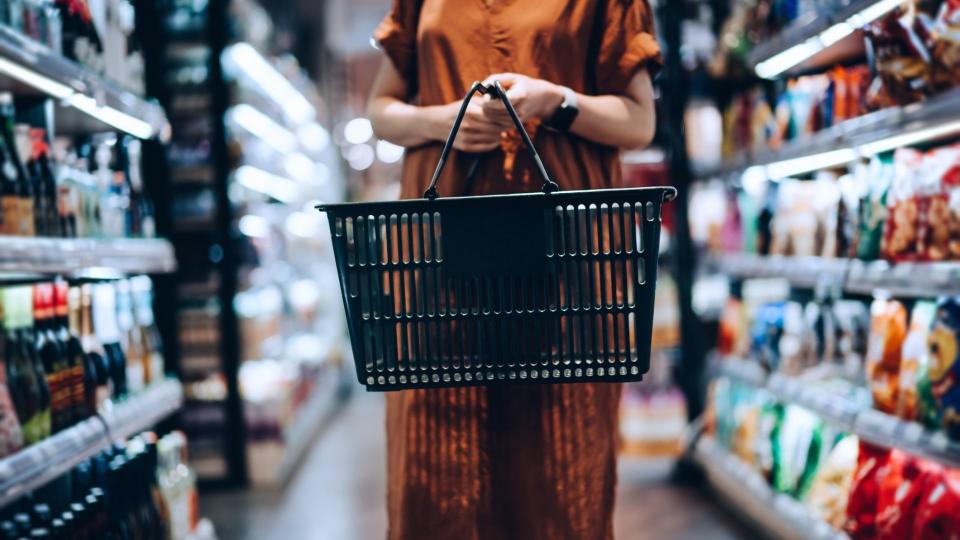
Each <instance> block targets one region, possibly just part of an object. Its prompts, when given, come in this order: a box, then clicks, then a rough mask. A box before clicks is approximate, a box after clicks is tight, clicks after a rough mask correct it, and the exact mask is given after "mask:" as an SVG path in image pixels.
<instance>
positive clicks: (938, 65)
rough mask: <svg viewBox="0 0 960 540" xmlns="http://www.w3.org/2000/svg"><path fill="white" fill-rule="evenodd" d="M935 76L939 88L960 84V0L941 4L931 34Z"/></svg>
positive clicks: (949, 0) (931, 51)
mask: <svg viewBox="0 0 960 540" xmlns="http://www.w3.org/2000/svg"><path fill="white" fill-rule="evenodd" d="M930 54H931V56H932V57H933V78H934V84H935V86H936V87H937V89H938V90H940V89H947V88H952V87H955V86H960V0H946V1H945V2H943V4H942V5H941V6H940V12H939V13H938V14H937V19H936V22H935V23H934V26H933V32H932V33H931V36H930Z"/></svg>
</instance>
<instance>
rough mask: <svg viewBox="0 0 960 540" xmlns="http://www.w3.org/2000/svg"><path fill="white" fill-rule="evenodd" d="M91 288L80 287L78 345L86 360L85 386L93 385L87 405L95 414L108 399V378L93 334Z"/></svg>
mask: <svg viewBox="0 0 960 540" xmlns="http://www.w3.org/2000/svg"><path fill="white" fill-rule="evenodd" d="M92 291H93V288H92V285H90V284H85V285H83V286H81V287H80V306H81V307H80V343H81V344H82V345H83V351H84V353H86V356H87V359H88V362H87V364H88V370H87V373H88V375H87V377H86V379H87V380H86V381H85V382H86V384H88V385H93V386H94V388H95V390H94V392H93V396H92V397H93V400H92V401H90V402H88V403H87V406H88V407H89V408H90V411H92V412H93V413H95V412H96V411H97V410H99V409H100V406H101V405H103V403H104V402H105V401H106V400H108V399H110V386H109V382H110V376H109V370H108V366H107V356H106V351H105V350H104V348H103V344H102V343H101V342H100V339H98V338H97V334H96V333H95V332H94V328H93V325H94V321H93V292H92Z"/></svg>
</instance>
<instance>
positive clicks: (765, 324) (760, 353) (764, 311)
mask: <svg viewBox="0 0 960 540" xmlns="http://www.w3.org/2000/svg"><path fill="white" fill-rule="evenodd" d="M785 309H786V308H785V305H784V304H783V303H773V304H766V305H764V306H761V307H760V308H759V309H758V310H757V313H756V315H755V318H754V321H753V328H752V330H751V336H752V341H753V351H754V352H755V353H756V355H757V358H758V360H759V362H760V364H761V365H763V366H764V367H765V368H767V370H768V371H777V370H778V369H779V368H780V338H781V337H782V336H783V321H784V315H785Z"/></svg>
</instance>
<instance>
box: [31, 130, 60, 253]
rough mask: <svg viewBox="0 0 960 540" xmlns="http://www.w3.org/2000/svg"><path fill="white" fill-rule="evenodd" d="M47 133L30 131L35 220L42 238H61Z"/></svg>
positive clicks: (55, 185) (55, 183)
mask: <svg viewBox="0 0 960 540" xmlns="http://www.w3.org/2000/svg"><path fill="white" fill-rule="evenodd" d="M46 139H47V133H46V131H45V130H43V129H40V128H33V129H31V130H30V144H31V155H30V166H29V167H28V169H29V170H30V171H31V174H32V176H33V179H34V220H35V222H36V229H37V234H38V235H40V236H61V229H60V218H59V213H58V209H57V203H58V196H57V195H58V194H57V182H56V179H55V178H54V174H53V168H52V167H51V165H50V147H49V146H48V145H47V140H46Z"/></svg>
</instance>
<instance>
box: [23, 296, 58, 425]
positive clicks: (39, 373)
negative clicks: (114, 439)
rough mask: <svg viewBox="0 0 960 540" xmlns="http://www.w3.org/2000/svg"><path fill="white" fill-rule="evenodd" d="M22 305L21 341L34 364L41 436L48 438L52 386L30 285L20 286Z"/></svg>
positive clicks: (50, 423) (25, 352)
mask: <svg viewBox="0 0 960 540" xmlns="http://www.w3.org/2000/svg"><path fill="white" fill-rule="evenodd" d="M19 290H20V306H21V308H20V309H21V310H22V311H21V314H22V321H23V322H22V327H21V332H22V335H23V337H22V339H21V343H22V346H23V349H24V356H25V357H26V358H28V359H29V363H30V365H32V366H33V373H34V378H35V379H36V385H37V389H38V392H39V396H40V415H39V418H40V420H39V425H38V429H39V433H38V434H39V437H40V439H38V440H42V439H46V438H47V437H49V436H50V433H51V432H52V431H51V426H52V418H51V416H52V415H51V411H50V402H51V396H50V387H49V386H48V385H47V375H46V370H44V368H43V359H42V358H41V357H40V351H39V349H37V337H36V328H35V327H34V320H33V315H34V313H33V291H32V290H31V288H30V287H19Z"/></svg>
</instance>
